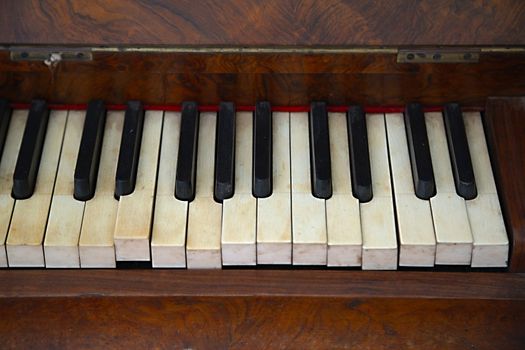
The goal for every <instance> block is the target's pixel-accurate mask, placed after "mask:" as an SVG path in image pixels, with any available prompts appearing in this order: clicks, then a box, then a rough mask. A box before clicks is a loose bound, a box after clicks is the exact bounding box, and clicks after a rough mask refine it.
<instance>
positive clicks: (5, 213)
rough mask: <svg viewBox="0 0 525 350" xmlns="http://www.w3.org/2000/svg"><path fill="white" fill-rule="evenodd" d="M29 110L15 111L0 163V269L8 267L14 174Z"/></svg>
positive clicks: (13, 202) (13, 201)
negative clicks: (8, 241) (6, 248)
mask: <svg viewBox="0 0 525 350" xmlns="http://www.w3.org/2000/svg"><path fill="white" fill-rule="evenodd" d="M27 114H28V111H27V110H15V111H13V113H12V115H11V122H10V123H9V130H8V132H7V137H6V141H5V145H4V151H3V153H2V160H1V161H0V267H7V253H6V250H5V240H6V237H7V232H8V231H9V222H10V221H11V215H12V213H13V206H14V204H15V200H14V199H13V197H11V189H12V186H13V173H14V171H15V166H16V159H17V156H18V151H19V149H20V144H21V142H22V136H23V135H24V128H25V125H26V121H27Z"/></svg>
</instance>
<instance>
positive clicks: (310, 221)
mask: <svg viewBox="0 0 525 350" xmlns="http://www.w3.org/2000/svg"><path fill="white" fill-rule="evenodd" d="M290 151H291V152H290V153H291V167H290V168H291V179H292V181H291V182H292V234H293V237H292V238H293V250H292V251H293V255H292V262H293V264H294V265H326V258H327V255H326V249H327V237H326V210H325V200H324V199H321V198H316V197H314V196H313V194H312V187H311V184H312V183H311V181H310V180H311V178H310V159H309V158H310V157H309V156H308V113H290Z"/></svg>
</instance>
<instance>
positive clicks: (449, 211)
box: [425, 112, 472, 265]
mask: <svg viewBox="0 0 525 350" xmlns="http://www.w3.org/2000/svg"><path fill="white" fill-rule="evenodd" d="M425 123H426V126H427V134H428V142H429V146H430V156H431V158H432V166H433V168H434V179H435V181H436V195H435V196H434V197H432V198H431V199H430V207H431V209H432V219H433V221H434V231H435V233H436V261H435V263H436V264H445V265H468V264H470V260H471V254H472V234H471V232H470V225H469V221H468V215H467V208H466V206H465V200H464V199H463V198H462V197H460V196H458V195H457V194H456V188H455V185H454V178H453V176H452V168H451V164H450V157H449V152H448V145H447V138H446V135H445V126H444V122H443V116H442V114H441V113H439V112H433V113H425Z"/></svg>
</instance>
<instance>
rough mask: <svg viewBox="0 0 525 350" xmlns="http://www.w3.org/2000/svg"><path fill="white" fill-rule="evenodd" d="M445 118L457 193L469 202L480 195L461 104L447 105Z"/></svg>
mask: <svg viewBox="0 0 525 350" xmlns="http://www.w3.org/2000/svg"><path fill="white" fill-rule="evenodd" d="M443 118H444V121H445V129H446V133H447V141H448V150H449V153H450V161H451V163H452V173H453V175H454V182H455V184H456V192H457V194H458V195H459V196H461V197H463V198H465V199H467V200H468V199H474V198H476V196H477V195H478V191H477V189H476V181H475V179H474V170H473V169H472V161H471V159H470V151H469V147H468V141H467V135H466V133H465V124H464V123H463V115H462V113H461V107H460V106H459V104H457V103H449V104H447V105H446V106H445V108H444V113H443Z"/></svg>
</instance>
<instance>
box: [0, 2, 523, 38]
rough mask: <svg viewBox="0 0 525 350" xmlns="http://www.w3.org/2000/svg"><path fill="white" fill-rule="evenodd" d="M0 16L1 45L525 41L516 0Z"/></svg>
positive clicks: (49, 10) (81, 7) (13, 6)
mask: <svg viewBox="0 0 525 350" xmlns="http://www.w3.org/2000/svg"><path fill="white" fill-rule="evenodd" d="M0 13H1V14H2V15H1V21H0V43H3V44H46V45H48V44H70V45H119V46H121V45H188V46H195V45H217V46H232V45H237V46H254V45H259V46H261V45H262V46H266V45H284V46H290V45H305V46H311V45H320V46H348V45H352V46H354V45H383V46H384V45H386V46H398V45H523V44H525V37H524V36H523V33H524V32H525V3H524V2H523V1H521V0H490V1H481V0H476V1H456V0H441V1H419V0H408V1H407V0H376V1H374V2H369V1H360V0H346V1H343V0H325V1H316V0H306V1H301V2H298V1H295V0H264V1H262V0H259V1H239V0H212V1H191V0H189V1H170V0H157V1H127V0H112V1H105V0H96V1H88V0H83V1H67V0H45V1H42V0H25V1H2V2H1V3H0Z"/></svg>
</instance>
